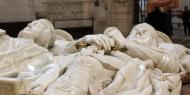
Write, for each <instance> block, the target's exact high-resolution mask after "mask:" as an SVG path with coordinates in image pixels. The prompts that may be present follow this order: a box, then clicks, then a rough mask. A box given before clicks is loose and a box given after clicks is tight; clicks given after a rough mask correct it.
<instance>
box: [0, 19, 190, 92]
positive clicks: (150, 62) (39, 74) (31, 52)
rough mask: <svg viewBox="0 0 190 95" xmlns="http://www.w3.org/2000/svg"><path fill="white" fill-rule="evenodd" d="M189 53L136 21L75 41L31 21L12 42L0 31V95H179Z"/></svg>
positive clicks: (189, 67) (41, 22)
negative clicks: (130, 25) (126, 32)
mask: <svg viewBox="0 0 190 95" xmlns="http://www.w3.org/2000/svg"><path fill="white" fill-rule="evenodd" d="M189 62H190V50H189V49H188V48H186V47H184V46H183V45H179V44H175V43H172V41H171V40H170V38H169V37H167V36H166V35H165V34H163V33H161V32H159V31H156V30H155V29H154V28H153V27H152V26H150V25H148V24H146V23H142V24H138V25H136V26H134V28H133V29H132V30H131V32H130V34H129V36H128V37H126V38H125V37H124V36H123V35H122V33H121V32H120V31H119V30H118V29H117V28H116V27H109V28H107V29H106V30H105V31H104V33H103V34H97V35H86V36H84V37H82V38H80V39H78V40H74V39H73V37H72V36H71V35H70V34H69V33H67V32H66V31H64V30H60V29H55V28H54V26H53V25H52V23H51V22H50V21H48V20H46V19H39V20H35V21H33V22H31V23H29V24H28V25H27V27H26V28H24V29H23V30H22V31H20V33H19V35H18V37H17V38H12V37H10V36H8V35H6V32H5V31H4V30H0V95H180V93H181V88H182V84H188V83H189V81H190V80H188V77H190V76H189V71H190V63H189Z"/></svg>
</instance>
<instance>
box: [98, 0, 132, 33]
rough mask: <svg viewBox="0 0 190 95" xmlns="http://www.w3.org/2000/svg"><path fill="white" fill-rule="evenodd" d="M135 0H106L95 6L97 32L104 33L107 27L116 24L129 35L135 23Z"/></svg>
mask: <svg viewBox="0 0 190 95" xmlns="http://www.w3.org/2000/svg"><path fill="white" fill-rule="evenodd" d="M133 6H134V1H133V0H107V1H106V0H104V2H100V6H99V7H97V8H95V9H96V10H95V13H96V15H95V33H102V32H103V31H104V29H105V28H106V27H110V26H115V27H117V28H119V30H120V31H121V32H122V33H123V34H124V35H125V36H127V35H128V34H129V31H130V29H131V27H132V24H133V21H134V20H133V19H134V18H133V17H134V9H133Z"/></svg>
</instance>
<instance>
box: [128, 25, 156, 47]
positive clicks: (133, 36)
mask: <svg viewBox="0 0 190 95" xmlns="http://www.w3.org/2000/svg"><path fill="white" fill-rule="evenodd" d="M157 38H158V36H157V32H156V30H155V29H154V28H153V27H152V26H150V25H149V24H146V23H142V24H138V25H136V26H135V27H134V28H133V29H132V30H131V33H130V35H129V36H128V37H127V40H130V41H133V42H135V43H138V44H141V45H145V46H157V45H158V41H157V40H158V39H157Z"/></svg>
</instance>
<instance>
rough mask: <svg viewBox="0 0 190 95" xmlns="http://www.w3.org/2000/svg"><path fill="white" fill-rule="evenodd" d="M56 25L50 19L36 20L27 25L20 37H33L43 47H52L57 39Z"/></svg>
mask: <svg viewBox="0 0 190 95" xmlns="http://www.w3.org/2000/svg"><path fill="white" fill-rule="evenodd" d="M54 30H55V29H54V27H53V25H52V24H51V22H49V21H48V20H45V19H40V20H35V21H33V22H31V23H29V24H28V25H27V27H26V28H24V29H23V30H22V31H21V32H20V33H19V37H21V38H27V39H33V40H34V42H36V43H37V44H39V45H40V46H43V47H46V48H47V47H51V46H52V45H53V43H54V40H55V33H54Z"/></svg>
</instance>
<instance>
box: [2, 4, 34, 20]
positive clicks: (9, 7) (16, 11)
mask: <svg viewBox="0 0 190 95" xmlns="http://www.w3.org/2000/svg"><path fill="white" fill-rule="evenodd" d="M0 2H1V3H0V23H8V22H27V21H31V20H34V19H36V18H35V12H34V9H33V5H32V4H33V2H32V0H0Z"/></svg>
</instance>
